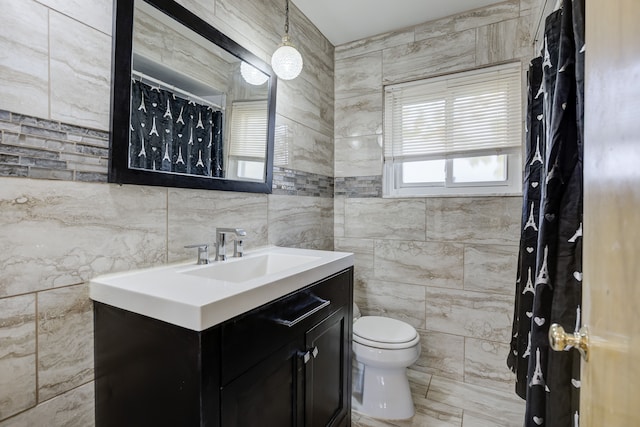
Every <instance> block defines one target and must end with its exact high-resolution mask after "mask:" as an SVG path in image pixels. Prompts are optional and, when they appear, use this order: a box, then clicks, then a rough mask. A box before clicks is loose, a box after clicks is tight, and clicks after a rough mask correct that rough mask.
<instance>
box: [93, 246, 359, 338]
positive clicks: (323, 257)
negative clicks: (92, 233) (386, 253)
mask: <svg viewBox="0 0 640 427" xmlns="http://www.w3.org/2000/svg"><path fill="white" fill-rule="evenodd" d="M352 266H353V254H351V253H345V252H332V251H316V250H310V249H293V248H280V247H268V248H263V249H259V250H253V251H250V252H249V253H247V254H246V255H245V256H244V257H243V258H231V259H229V260H227V261H222V262H212V263H211V264H207V265H196V264H195V260H194V261H192V262H183V263H178V264H173V265H165V266H162V267H156V268H149V269H144V270H135V271H128V272H123V273H115V274H109V275H105V276H101V277H96V278H95V279H92V280H91V281H90V282H89V295H90V296H91V299H93V300H94V301H98V302H102V303H105V304H109V305H112V306H115V307H118V308H122V309H124V310H128V311H132V312H134V313H138V314H142V315H145V316H148V317H152V318H154V319H159V320H162V321H165V322H168V323H172V324H174V325H178V326H182V327H185V328H188V329H192V330H195V331H202V330H205V329H207V328H210V327H211V326H214V325H217V324H218V323H221V322H223V321H225V320H228V319H231V318H232V317H235V316H237V315H239V314H242V313H244V312H247V311H249V310H251V309H253V308H256V307H259V306H261V305H263V304H265V303H267V302H269V301H272V300H274V299H276V298H279V297H281V296H284V295H287V294H289V293H291V292H294V291H296V290H298V289H300V288H303V287H305V286H307V285H310V284H312V283H314V282H317V281H319V280H321V279H323V278H325V277H327V276H331V275H333V274H335V273H338V272H340V271H342V270H344V269H345V268H349V267H352Z"/></svg>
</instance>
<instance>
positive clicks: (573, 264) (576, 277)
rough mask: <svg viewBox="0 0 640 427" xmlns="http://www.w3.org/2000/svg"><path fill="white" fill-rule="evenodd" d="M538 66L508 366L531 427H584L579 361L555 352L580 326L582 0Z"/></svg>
mask: <svg viewBox="0 0 640 427" xmlns="http://www.w3.org/2000/svg"><path fill="white" fill-rule="evenodd" d="M545 24H546V25H545V31H544V45H543V49H542V57H541V58H536V59H534V60H533V61H532V62H531V67H530V70H529V75H528V80H529V88H528V98H529V105H528V110H527V127H526V156H525V157H526V163H525V177H524V186H523V213H522V233H521V239H520V253H519V257H518V279H517V281H516V295H515V304H514V319H513V338H512V341H511V352H510V353H509V356H508V358H507V365H508V366H509V367H510V368H511V370H512V371H513V372H514V373H515V374H516V393H517V394H518V395H519V396H520V397H522V398H524V399H526V414H525V422H524V425H525V426H526V427H538V426H546V427H556V426H557V427H560V426H562V427H578V425H579V417H580V414H579V398H580V394H579V393H580V356H579V354H578V352H577V351H575V350H572V351H569V352H554V351H552V350H551V349H550V348H549V341H548V337H547V334H548V331H549V326H550V325H551V324H552V323H558V324H560V325H562V326H563V327H564V328H565V330H567V331H573V330H576V331H577V330H578V329H579V328H580V325H581V316H580V311H581V307H580V305H581V300H582V289H581V286H582V147H583V144H582V142H583V111H584V108H583V102H584V95H583V94H584V84H583V82H584V54H585V46H584V0H573V1H571V0H564V1H563V2H562V7H561V9H560V10H558V11H555V12H553V13H552V14H551V15H549V16H548V17H547V19H546V22H545Z"/></svg>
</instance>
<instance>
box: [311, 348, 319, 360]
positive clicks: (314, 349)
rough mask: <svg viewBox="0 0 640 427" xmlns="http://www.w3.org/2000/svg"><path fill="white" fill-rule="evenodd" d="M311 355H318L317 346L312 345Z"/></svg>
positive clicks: (314, 356)
mask: <svg viewBox="0 0 640 427" xmlns="http://www.w3.org/2000/svg"><path fill="white" fill-rule="evenodd" d="M311 355H312V356H313V358H314V359H315V358H316V357H318V347H313V350H311Z"/></svg>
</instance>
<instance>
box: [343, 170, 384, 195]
mask: <svg viewBox="0 0 640 427" xmlns="http://www.w3.org/2000/svg"><path fill="white" fill-rule="evenodd" d="M339 196H345V197H347V198H379V197H382V175H372V176H348V177H344V178H335V197H339Z"/></svg>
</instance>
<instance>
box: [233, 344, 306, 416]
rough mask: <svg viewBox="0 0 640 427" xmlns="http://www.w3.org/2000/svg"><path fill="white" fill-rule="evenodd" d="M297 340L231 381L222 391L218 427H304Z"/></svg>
mask: <svg viewBox="0 0 640 427" xmlns="http://www.w3.org/2000/svg"><path fill="white" fill-rule="evenodd" d="M300 348H302V343H301V342H300V341H296V342H293V343H291V344H290V345H286V346H284V347H283V348H281V349H279V350H277V351H275V352H274V353H273V354H272V355H270V356H269V357H268V358H267V359H265V360H264V361H262V362H260V363H259V364H257V365H256V366H254V367H253V368H251V369H249V370H248V371H247V372H245V373H244V374H242V375H241V376H239V377H238V378H236V379H235V380H233V381H232V382H231V383H229V384H228V385H226V386H224V387H223V388H222V390H221V393H220V396H221V410H220V412H221V425H223V426H233V427H255V426H265V427H267V426H269V427H271V426H274V427H275V426H277V427H296V426H300V425H303V422H302V421H301V420H300V419H301V416H300V414H299V411H298V409H299V405H298V400H299V395H300V394H301V392H302V390H301V380H302V378H301V376H300V375H298V372H299V371H301V369H302V367H301V365H302V362H301V360H302V356H301V351H300Z"/></svg>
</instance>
